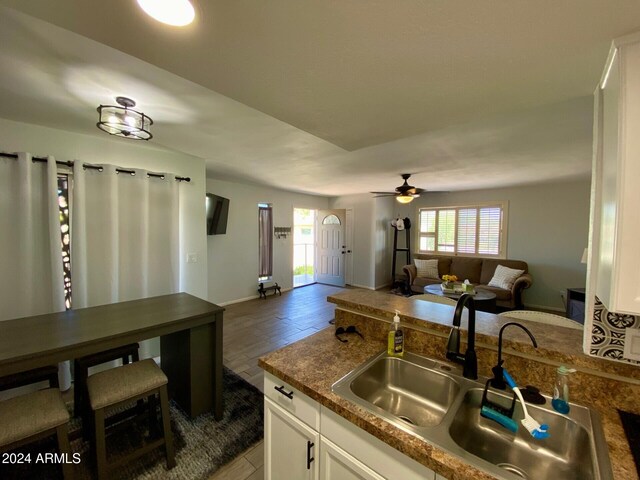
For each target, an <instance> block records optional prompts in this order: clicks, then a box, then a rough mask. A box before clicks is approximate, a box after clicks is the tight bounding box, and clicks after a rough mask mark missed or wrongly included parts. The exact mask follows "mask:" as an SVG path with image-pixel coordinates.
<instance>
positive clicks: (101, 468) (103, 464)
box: [93, 408, 107, 480]
mask: <svg viewBox="0 0 640 480" xmlns="http://www.w3.org/2000/svg"><path fill="white" fill-rule="evenodd" d="M94 420H95V425H94V428H93V431H94V434H93V435H94V444H95V449H96V466H97V467H98V480H103V479H105V478H107V445H106V440H107V439H106V435H105V431H104V408H99V409H98V410H96V411H95V412H94Z"/></svg>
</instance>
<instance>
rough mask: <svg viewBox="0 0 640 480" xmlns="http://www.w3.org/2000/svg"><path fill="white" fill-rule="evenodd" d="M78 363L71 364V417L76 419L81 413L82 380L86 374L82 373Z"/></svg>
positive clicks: (75, 361)
mask: <svg viewBox="0 0 640 480" xmlns="http://www.w3.org/2000/svg"><path fill="white" fill-rule="evenodd" d="M82 370H83V369H82V368H81V367H80V363H79V362H78V361H77V360H74V362H73V415H74V416H75V417H77V416H78V415H80V414H81V413H82V408H81V405H82V394H83V384H84V379H86V377H87V376H86V374H85V373H84V372H83V371H82Z"/></svg>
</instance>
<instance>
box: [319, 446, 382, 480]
mask: <svg viewBox="0 0 640 480" xmlns="http://www.w3.org/2000/svg"><path fill="white" fill-rule="evenodd" d="M320 480H385V479H384V477H381V476H380V475H378V474H377V473H376V472H374V471H373V470H371V469H370V468H369V467H367V466H366V465H364V464H363V463H361V462H359V461H358V460H356V459H355V458H354V457H352V456H351V455H349V454H348V453H347V452H345V451H344V450H342V449H341V448H340V447H338V446H337V445H335V444H334V443H333V442H331V441H329V440H327V439H326V438H325V437H320Z"/></svg>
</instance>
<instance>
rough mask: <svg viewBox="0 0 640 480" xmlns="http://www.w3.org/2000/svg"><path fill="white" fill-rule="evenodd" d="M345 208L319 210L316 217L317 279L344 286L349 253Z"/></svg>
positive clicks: (319, 281)
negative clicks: (346, 241)
mask: <svg viewBox="0 0 640 480" xmlns="http://www.w3.org/2000/svg"><path fill="white" fill-rule="evenodd" d="M345 218H346V215H345V211H344V210H318V215H317V217H316V225H317V228H316V232H317V233H316V235H317V236H316V281H317V282H318V283H327V284H329V285H336V286H339V287H344V266H345V256H346V253H347V249H346V244H345V239H344V224H345Z"/></svg>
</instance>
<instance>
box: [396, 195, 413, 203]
mask: <svg viewBox="0 0 640 480" xmlns="http://www.w3.org/2000/svg"><path fill="white" fill-rule="evenodd" d="M396 200H397V201H398V202H399V203H411V202H413V197H412V196H411V195H398V196H397V197H396Z"/></svg>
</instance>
